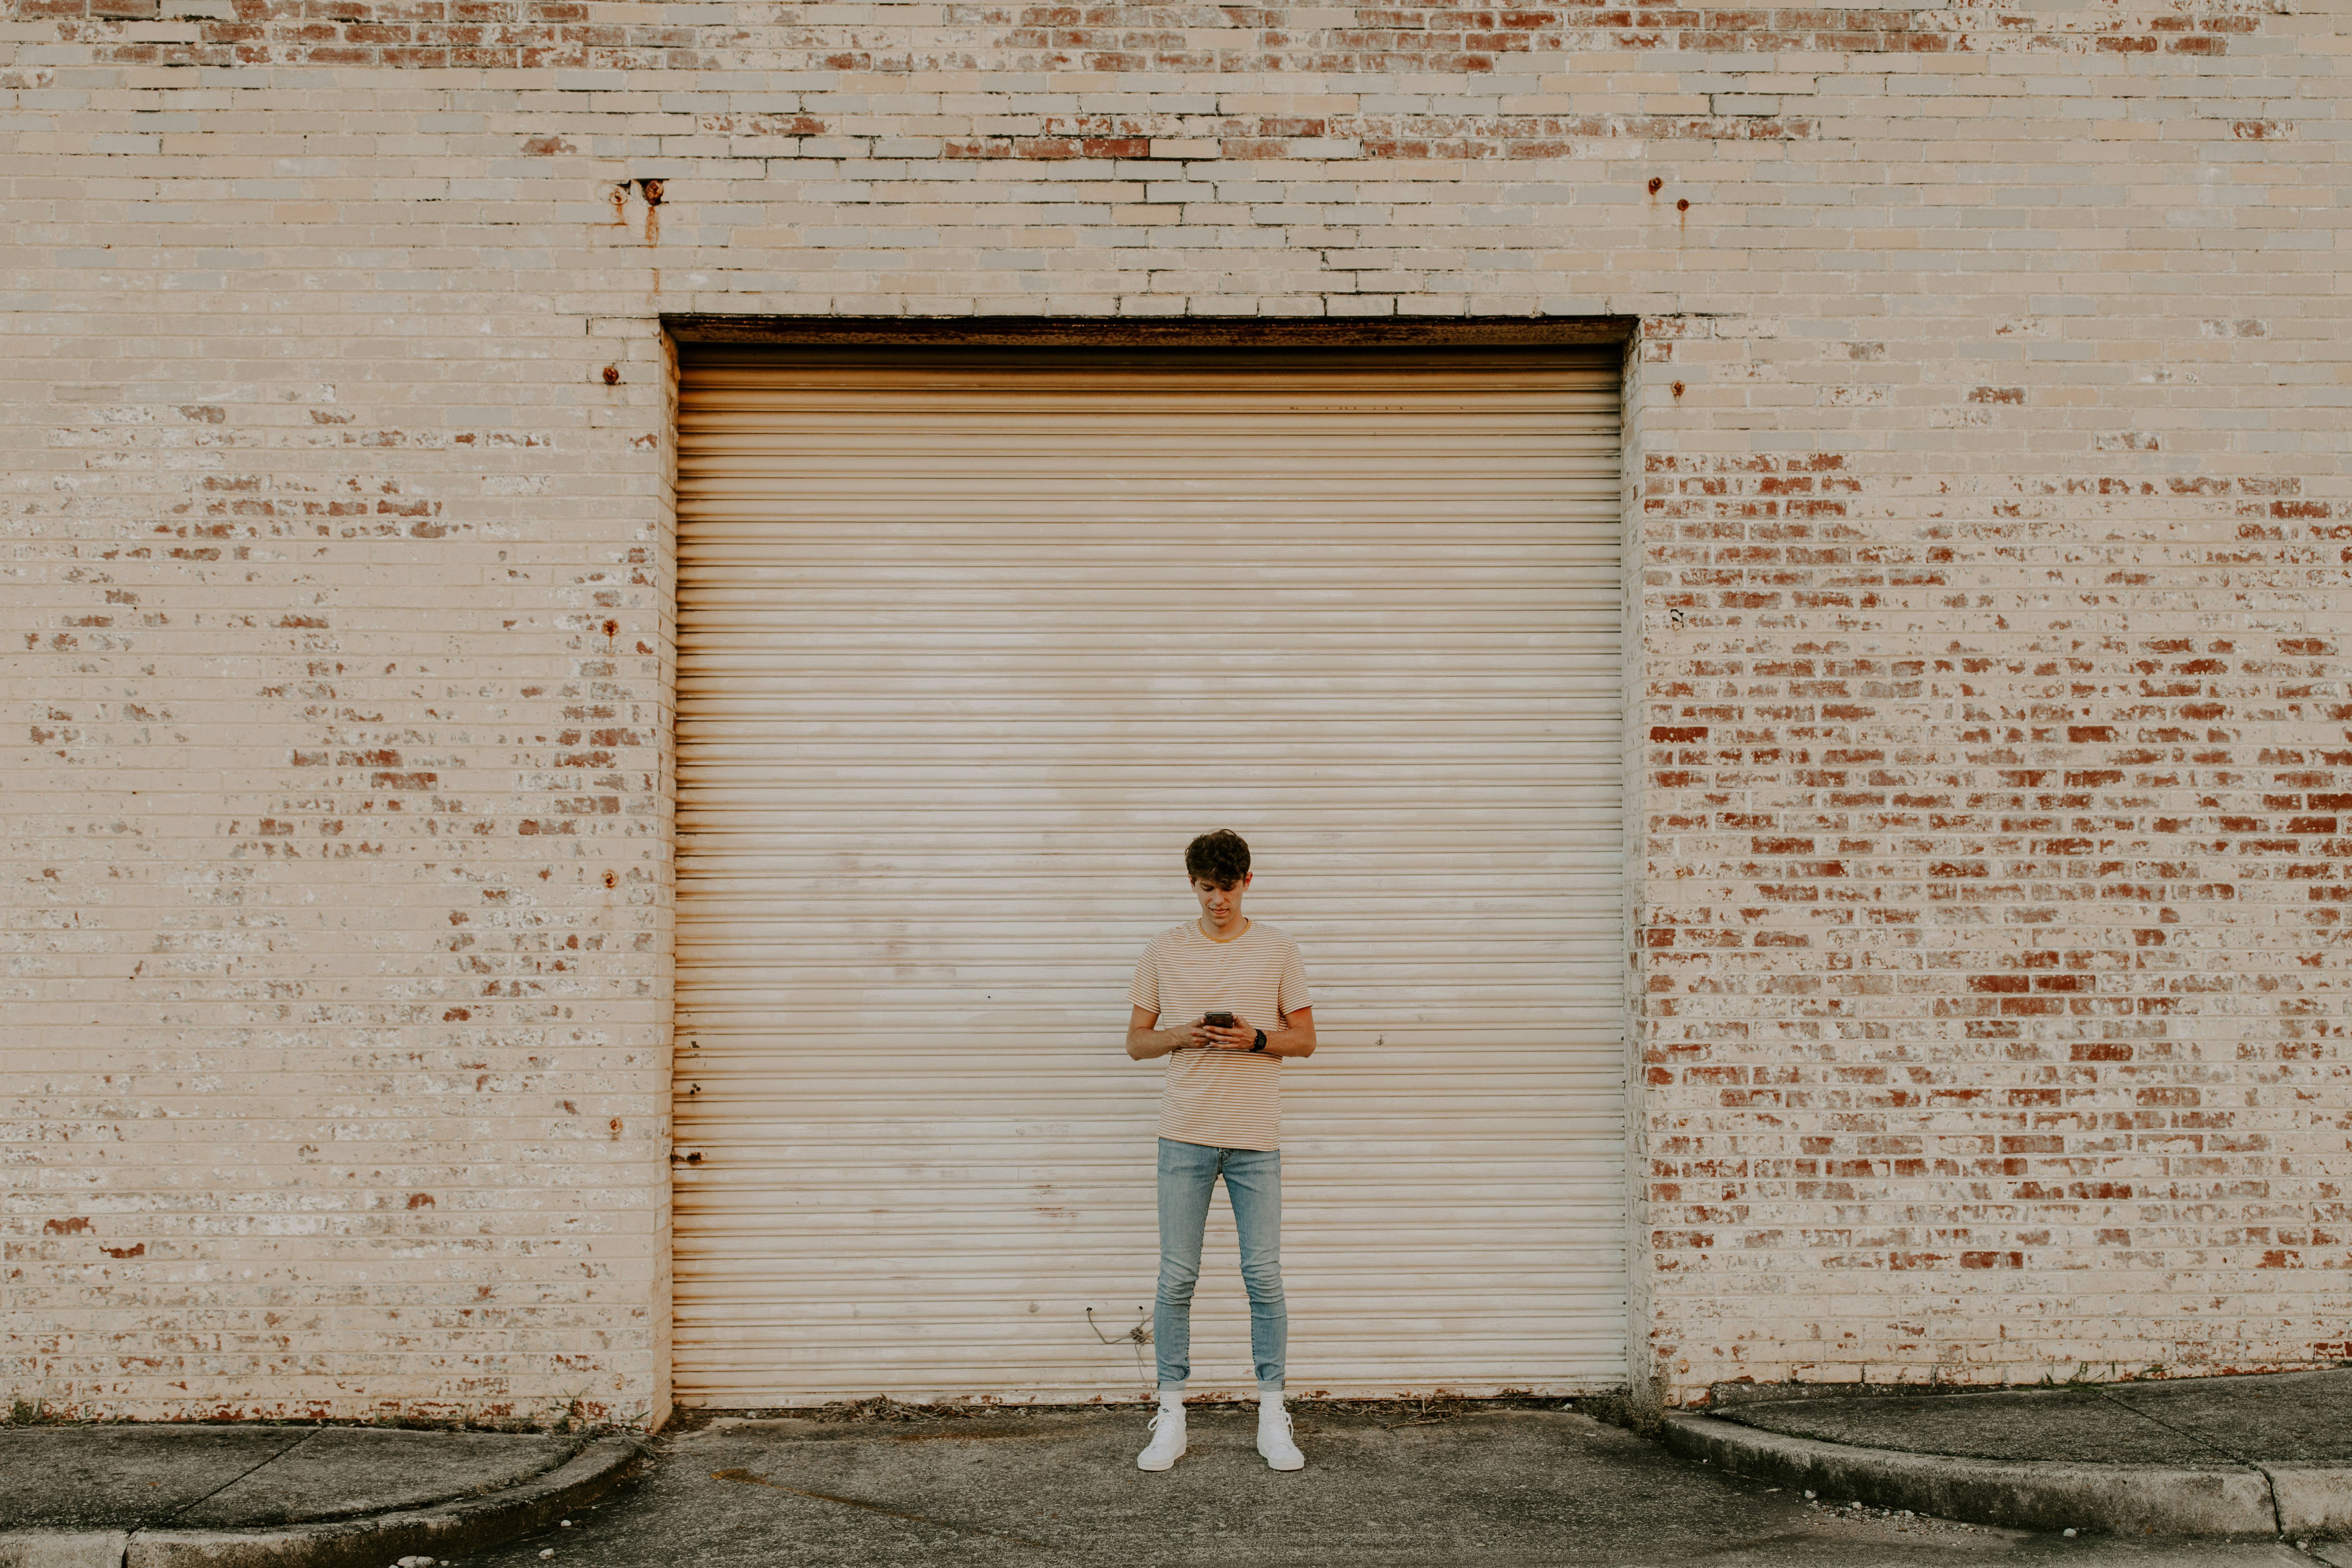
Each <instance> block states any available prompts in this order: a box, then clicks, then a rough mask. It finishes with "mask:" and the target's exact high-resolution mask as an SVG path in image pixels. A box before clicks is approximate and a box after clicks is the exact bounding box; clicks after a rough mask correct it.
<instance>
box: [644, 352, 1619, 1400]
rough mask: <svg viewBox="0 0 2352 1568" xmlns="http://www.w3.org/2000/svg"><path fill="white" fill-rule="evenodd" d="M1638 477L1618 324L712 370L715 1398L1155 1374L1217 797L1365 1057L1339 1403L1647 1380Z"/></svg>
mask: <svg viewBox="0 0 2352 1568" xmlns="http://www.w3.org/2000/svg"><path fill="white" fill-rule="evenodd" d="M1213 365H1223V366H1225V367H1227V368H1223V369H1216V368H1211V367H1212V366H1213ZM1618 508H1619V471H1618V396H1617V379H1616V369H1615V356H1614V353H1613V352H1612V353H1593V352H1587V351H1580V350H1559V351H1549V352H1546V353H1541V354H1535V355H1530V354H1528V353H1483V354H1446V353H1438V352H1428V353H1420V354H1394V353H1370V352H1368V351H1367V352H1359V353H1356V354H1355V355H1354V356H1353V357H1352V358H1348V357H1339V358H1335V357H1334V356H1333V355H1332V354H1330V353H1322V354H1297V355H1292V356H1289V357H1287V358H1280V357H1274V358H1269V357H1248V358H1244V357H1241V356H1237V355H1234V356H1227V357H1226V358H1224V359H1223V360H1209V359H1204V358H1202V356H1200V355H1198V354H1195V355H1193V356H1190V357H1189V358H1188V357H1187V356H1183V355H1164V356H1161V357H1160V358H1158V359H1154V358H1152V357H1151V356H1142V355H1132V354H1130V355H1128V356H1126V357H1124V358H1117V357H1112V356H1109V355H1106V354H1096V355H1093V356H1089V355H1087V354H1085V353H1075V352H1054V353H1043V352H1032V353H1027V354H1025V355H1024V354H1017V353H996V354H967V355H966V357H964V358H963V359H961V360H959V359H956V358H955V357H953V356H952V355H932V356H928V357H922V356H918V357H916V358H913V359H900V360H896V361H888V362H884V361H881V360H879V359H877V357H875V356H871V355H869V356H867V357H866V359H865V360H863V361H854V360H850V359H847V358H845V356H844V355H843V353H839V352H816V351H799V352H797V353H794V352H791V351H782V350H772V349H771V350H757V349H703V350H698V351H689V353H688V359H687V362H686V365H685V369H684V374H683V378H682V387H681V404H680V414H679V447H678V553H679V588H678V594H679V598H678V604H679V643H680V653H679V678H678V680H679V685H678V707H679V712H678V853H679V866H678V925H677V932H678V934H677V1151H678V1153H677V1158H678V1160H679V1161H680V1163H678V1165H677V1171H678V1182H677V1220H676V1224H677V1230H676V1276H677V1321H676V1348H675V1354H676V1361H675V1366H676V1379H677V1393H678V1396H679V1398H680V1399H681V1400H682V1401H683V1402H684V1403H687V1404H688V1405H781V1404H795V1403H809V1402H814V1401H818V1400H823V1399H828V1398H834V1397H839V1396H844V1395H853V1396H855V1395H865V1394H873V1393H877V1392H887V1393H888V1394H893V1395H895V1396H898V1397H901V1398H938V1397H953V1396H965V1395H994V1396H999V1397H1003V1398H1013V1399H1019V1398H1033V1397H1034V1398H1070V1397H1077V1398H1088V1397H1093V1396H1095V1395H1104V1396H1109V1397H1125V1396H1130V1395H1132V1394H1136V1393H1137V1392H1139V1390H1140V1389H1141V1388H1142V1387H1144V1386H1146V1385H1148V1384H1149V1383H1150V1350H1149V1348H1148V1347H1144V1346H1140V1345H1139V1344H1137V1343H1135V1342H1132V1341H1131V1340H1129V1339H1127V1338H1124V1337H1122V1336H1124V1335H1125V1334H1126V1333H1127V1331H1129V1330H1130V1329H1131V1328H1133V1327H1134V1326H1135V1325H1136V1324H1137V1323H1138V1321H1139V1319H1140V1318H1141V1317H1142V1316H1143V1314H1144V1313H1145V1310H1146V1309H1147V1307H1148V1304H1149V1302H1150V1299H1151V1287H1152V1280H1153V1276H1154V1272H1155V1268H1156V1261H1157V1244H1156V1239H1155V1235H1154V1219H1153V1215H1154V1207H1153V1194H1152V1159H1153V1125H1154V1114H1155V1110H1156V1105H1157V1095H1158V1091H1159V1087H1160V1086H1159V1079H1160V1070H1161V1068H1160V1064H1159V1063H1157V1062H1154V1063H1148V1064H1137V1063H1133V1062H1130V1061H1129V1060H1128V1059H1127V1057H1126V1054H1125V1052H1124V1050H1123V1048H1122V1039H1123V1031H1124V1028H1125V1024H1126V1017H1127V1011H1128V1004H1127V1000H1126V994H1125V993H1126V986H1127V983H1128V979H1129V973H1130V972H1131V970H1132V967H1133V965H1134V963H1135V960H1136V957H1137V955H1138V954H1139V952H1141V950H1142V947H1143V944H1144V942H1146V940H1147V939H1148V938H1149V937H1150V935H1151V934H1152V933H1153V932H1155V931H1159V930H1160V929H1162V928H1164V927H1166V926H1169V925H1172V924H1175V923H1176V922H1178V921H1181V920H1184V919H1187V918H1189V917H1190V916H1191V915H1192V914H1193V913H1194V912H1196V910H1195V908H1194V906H1193V904H1192V899H1191V895H1190V893H1189V891H1188V889H1186V887H1185V884H1184V881H1183V871H1182V867H1181V852H1182V847H1183V845H1184V843H1185V842H1186V840H1187V839H1189V838H1190V837H1192V835H1193V834H1194V833H1197V832H1201V831H1203V830H1205V829H1207V828H1211V827H1219V826H1228V827H1233V828H1235V829H1237V830H1239V831H1240V832H1242V833H1243V834H1244V835H1245V836H1246V837H1248V838H1249V840H1250V842H1251V845H1252V847H1254V849H1255V854H1256V861H1257V872H1258V875H1257V880H1256V883H1255V889H1254V891H1253V893H1252V895H1251V900H1250V903H1249V905H1248V912H1249V913H1250V914H1251V915H1252V916H1253V917H1255V918H1256V919H1259V920H1262V921H1266V922H1268V923H1270V924H1274V925H1277V926H1280V927H1282V928H1283V929H1285V930H1286V931H1289V932H1290V933H1291V934H1292V935H1293V936H1295V937H1296V938H1297V940H1298V942H1299V943H1300V945H1301V947H1302V948H1303V950H1304V952H1305V954H1306V958H1307V969H1308V976H1309V979H1310V981H1311V983H1312V984H1313V987H1314V991H1315V995H1316V1016H1317V1019H1318V1028H1319V1032H1320V1037H1321V1040H1322V1045H1321V1047H1320V1049H1319V1050H1318V1053H1317V1055H1316V1056H1315V1058H1313V1059H1312V1060H1310V1061H1307V1062H1304V1063H1297V1064H1293V1065H1291V1066H1289V1067H1286V1068H1285V1069H1284V1076H1285V1104H1286V1123H1287V1125H1286V1138H1285V1160H1284V1163H1285V1171H1286V1193H1285V1200H1286V1226H1285V1264H1286V1276H1287V1284H1288V1289H1289V1297H1290V1304H1291V1305H1290V1310H1291V1320H1292V1363H1291V1377H1290V1382H1291V1386H1292V1388H1293V1389H1294V1390H1297V1391H1300V1392H1312V1391H1315V1390H1328V1391H1331V1392H1333V1393H1349V1394H1363V1393H1370V1392H1383V1391H1402V1390H1424V1391H1425V1390H1431V1389H1435V1388H1440V1387H1443V1388H1448V1389H1454V1390H1460V1391H1464V1392H1478V1391H1486V1392H1493V1391H1496V1390H1499V1389H1503V1388H1510V1387H1525V1388H1531V1389H1541V1390H1552V1391H1570V1390H1574V1389H1578V1388H1589V1387H1593V1386H1598V1385H1604V1384H1615V1383H1619V1382H1622V1378H1623V1376H1624V1366H1625V1363H1624V1339H1623V1335H1624V1321H1625V1300H1624V1298H1625V1260H1624V1242H1623V1234H1622V1232H1623V1223H1624V1213H1625V1196H1624V1157H1623V1144H1622V1122H1623V1104H1624V1099H1623V1073H1624V1065H1623V1057H1622V1028H1621V1024H1620V1012H1619V1005H1620V1003H1619V989H1620V980H1619V976H1620V973H1621V971H1622V963H1621V947H1622V935H1621V925H1620V919H1621V917H1620V911H1619V903H1618V888H1619V854H1620V844H1621V828H1620V825H1619V818H1618V783H1617V780H1618V758H1619V712H1620V699H1619V692H1618V649H1617V627H1618V560H1617V556H1618V544H1617V541H1618ZM1088 1309H1091V1310H1092V1314H1093V1318H1092V1322H1091V1323H1089V1321H1088V1318H1087V1310H1088ZM1103 1336H1108V1338H1109V1342H1108V1343H1106V1342H1104V1338H1103ZM1247 1345H1248V1334H1247V1327H1246V1316H1245V1308H1244V1300H1243V1297H1242V1292H1241V1288H1240V1284H1239V1281H1238V1279H1237V1273H1236V1270H1235V1268H1234V1241H1233V1235H1232V1224H1231V1218H1230V1215H1229V1213H1228V1212H1227V1210H1226V1209H1225V1206H1224V1205H1223V1202H1222V1200H1221V1201H1220V1202H1219V1203H1218V1205H1216V1207H1215V1209H1214V1210H1213V1219H1212V1225H1211V1232H1210V1240H1209V1252H1208V1255H1207V1265H1206V1267H1205V1268H1204V1270H1203V1278H1202V1288H1201V1295H1200V1300H1199V1302H1198V1305H1197V1306H1196V1309H1195V1321H1194V1346H1195V1358H1194V1359H1195V1367H1194V1374H1193V1376H1194V1383H1193V1386H1194V1388H1195V1390H1196V1391H1201V1392H1206V1391H1209V1390H1212V1389H1216V1388H1231V1389H1241V1388H1245V1387H1247V1386H1248V1385H1249V1383H1250V1374H1249V1368H1248V1364H1247V1363H1248V1352H1247Z"/></svg>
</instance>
